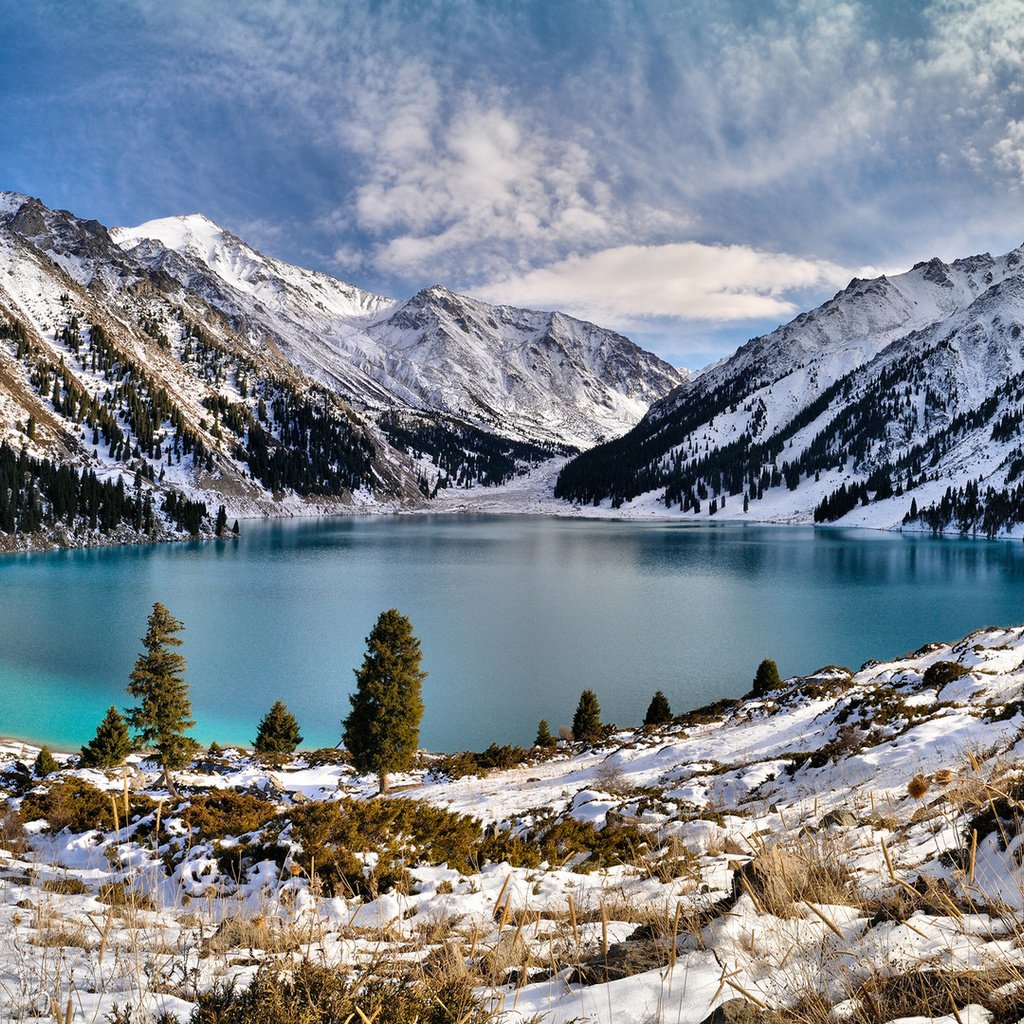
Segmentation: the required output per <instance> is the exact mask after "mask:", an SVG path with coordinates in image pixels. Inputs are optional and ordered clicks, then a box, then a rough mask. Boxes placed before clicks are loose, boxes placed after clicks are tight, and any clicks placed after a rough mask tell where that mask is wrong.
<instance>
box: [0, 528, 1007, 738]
mask: <svg viewBox="0 0 1024 1024" xmlns="http://www.w3.org/2000/svg"><path fill="white" fill-rule="evenodd" d="M1022 577H1024V545H1021V544H1019V543H1010V542H1005V543H997V542H987V541H961V540H942V539H940V540H935V539H932V538H928V537H910V536H907V537H904V536H900V535H893V534H882V533H872V532H866V531H849V530H836V529H829V530H814V529H810V528H802V527H766V526H753V525H741V524H692V523H688V524H664V523H641V524H630V523H620V522H600V523H595V522H587V521H580V520H570V519H543V518H532V517H469V516H448V517H421V516H401V517H387V518H385V517H374V518H351V519H323V520H299V521H283V520H277V521H273V522H267V523H246V524H244V529H243V534H242V537H241V539H240V540H238V541H218V542H212V543H209V544H195V543H193V544H181V545H163V546H155V547H147V548H115V549H106V550H93V551H76V552H59V553H53V554H45V555H31V556H25V555H14V556H9V557H5V558H0V702H2V703H0V733H11V734H17V735H25V736H36V737H46V738H48V739H51V740H56V741H59V742H62V743H65V744H77V743H81V742H82V741H83V740H85V739H87V738H88V737H89V736H90V735H91V733H92V730H93V728H94V726H95V723H96V721H98V719H99V717H100V716H101V715H102V713H103V711H104V710H105V709H106V707H107V706H108V705H109V704H110V703H116V704H118V705H123V704H124V703H125V698H124V684H125V682H126V680H127V675H128V672H129V671H130V668H131V664H132V662H133V660H134V658H135V657H136V655H137V653H138V650H139V637H140V636H141V635H142V633H143V631H144V629H145V619H146V615H147V613H148V611H149V608H150V607H151V605H152V603H153V602H154V601H156V600H159V601H162V602H163V603H165V604H167V605H168V607H170V608H171V609H172V611H173V612H174V613H175V614H176V615H177V616H178V617H179V618H181V619H183V620H184V622H185V624H186V633H185V641H186V647H185V653H186V655H187V657H188V659H189V679H190V682H191V685H192V692H193V699H194V703H195V709H196V717H197V719H198V721H199V723H200V728H199V729H198V730H197V731H198V733H199V735H200V736H201V737H202V738H203V739H213V738H217V739H219V740H220V741H222V742H224V741H231V740H234V741H239V742H240V741H251V739H252V735H253V732H254V729H255V724H256V722H257V721H258V720H259V718H260V716H261V715H262V714H263V713H264V711H265V710H266V709H267V707H269V705H270V704H271V703H272V702H273V700H275V699H277V698H279V697H280V698H282V699H284V700H285V701H286V702H287V703H288V704H289V705H290V706H291V707H292V709H293V710H294V711H295V712H296V714H297V715H298V717H299V719H300V721H301V722H302V725H303V732H304V734H305V735H306V737H307V739H308V740H309V741H310V742H314V743H325V744H326V743H334V742H336V740H337V738H338V732H339V729H338V722H339V720H340V718H341V717H342V716H343V714H344V713H345V710H346V701H345V696H346V694H347V693H348V692H349V690H350V687H351V684H352V669H353V668H354V667H355V666H356V665H358V663H359V661H360V659H361V656H362V649H363V641H364V637H365V635H366V633H367V632H368V631H369V629H370V626H371V625H372V623H373V621H374V619H375V618H376V615H377V614H378V613H379V612H380V611H381V610H382V609H383V608H387V607H391V606H395V607H398V608H400V609H401V610H402V611H403V612H405V613H406V614H407V615H409V617H410V618H411V619H412V621H413V624H414V627H415V628H416V630H417V633H418V634H419V636H420V637H421V639H422V643H423V650H424V662H425V667H426V668H427V669H428V670H429V671H430V677H429V679H428V681H427V683H426V689H425V697H426V704H427V714H426V717H425V719H424V729H423V739H424V742H425V743H427V744H428V745H430V746H433V747H437V748H454V747H465V746H475V747H481V746H485V745H486V744H487V743H489V742H491V741H492V740H497V741H502V742H508V741H517V742H521V743H525V742H528V741H529V740H530V739H532V736H533V733H534V730H535V728H536V723H537V721H538V719H540V718H542V717H543V718H547V719H548V721H549V722H550V723H551V724H552V726H553V727H556V726H558V725H560V724H563V723H567V722H568V721H569V720H570V719H571V716H572V711H573V708H574V706H575V702H576V699H577V697H578V696H579V693H580V691H581V690H582V689H583V688H584V687H591V688H593V689H595V690H596V691H597V692H598V695H599V697H600V699H601V702H602V707H603V708H604V711H605V716H606V718H607V719H609V720H616V721H619V722H620V723H627V722H635V721H637V720H638V719H639V718H640V717H641V716H642V714H643V711H644V709H645V707H646V704H647V701H648V700H649V698H650V695H651V693H653V691H654V690H655V689H662V690H664V691H665V692H666V693H667V694H668V696H669V698H670V700H671V701H672V704H673V706H674V707H677V708H684V707H687V706H694V705H696V704H700V703H704V702H706V701H708V700H713V699H716V698H718V697H720V696H724V695H737V694H739V693H741V692H742V691H743V690H744V689H746V687H747V686H748V685H749V680H750V678H751V676H752V674H753V671H754V668H755V666H756V665H757V663H758V662H759V661H760V660H761V658H763V657H773V658H775V659H776V660H777V661H778V662H779V666H780V669H781V670H782V671H783V673H796V672H807V671H811V670H813V669H814V668H817V667H819V666H820V665H822V664H825V663H829V662H838V663H845V664H849V665H853V666H857V665H859V664H860V663H861V662H863V661H864V660H865V659H867V658H869V657H886V656H893V655H896V654H898V653H900V652H902V651H905V650H908V649H914V648H916V647H918V646H920V645H921V644H922V643H924V642H927V641H929V640H934V639H943V638H945V639H953V638H956V637H959V636H961V635H963V634H965V633H967V632H968V631H970V630H971V629H974V628H977V627H978V626H982V625H986V624H990V623H998V624H1008V623H1014V622H1021V621H1024V598H1022V596H1021V594H1022V592H1021V588H1020V582H1021V579H1022Z"/></svg>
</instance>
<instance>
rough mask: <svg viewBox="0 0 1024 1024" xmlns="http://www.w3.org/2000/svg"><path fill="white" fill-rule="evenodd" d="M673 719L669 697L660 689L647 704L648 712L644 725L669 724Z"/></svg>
mask: <svg viewBox="0 0 1024 1024" xmlns="http://www.w3.org/2000/svg"><path fill="white" fill-rule="evenodd" d="M671 721H672V708H671V707H670V706H669V703H668V698H667V697H666V696H665V694H663V693H662V692H661V690H658V691H657V692H656V693H655V694H654V696H653V697H652V698H651V703H650V704H648V705H647V714H646V715H644V725H668V724H669V722H671Z"/></svg>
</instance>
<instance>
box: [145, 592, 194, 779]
mask: <svg viewBox="0 0 1024 1024" xmlns="http://www.w3.org/2000/svg"><path fill="white" fill-rule="evenodd" d="M183 628H184V626H182V624H181V623H180V622H179V621H178V620H177V619H176V618H174V616H173V615H171V613H170V612H169V611H168V610H167V609H166V608H165V607H164V606H163V605H162V604H160V603H159V602H157V603H156V604H154V605H153V611H152V613H151V614H150V616H149V629H148V630H147V632H146V635H145V637H144V638H143V640H142V644H143V646H144V647H145V648H146V653H145V654H141V655H139V658H138V660H137V661H136V662H135V668H134V669H133V670H132V674H131V682H130V683H129V684H128V693H129V695H130V696H132V697H137V698H139V699H140V700H141V702H142V703H141V704H139V705H137V706H136V707H133V708H130V709H129V710H128V724H129V725H130V726H131V727H132V728H133V729H135V730H136V732H137V734H138V735H137V736H136V739H137V740H139V741H140V742H141V743H143V744H144V745H146V746H152V747H154V748H155V749H156V755H157V761H158V762H159V764H160V766H161V767H162V768H163V770H164V781H165V783H166V785H167V787H168V789H169V790H170V791H171V793H172V794H173V793H175V789H174V782H173V780H172V779H171V772H172V771H174V770H175V769H176V768H183V767H184V766H185V765H186V764H188V762H189V760H190V759H191V757H192V755H193V753H194V752H195V751H196V749H197V748H198V744H197V743H196V741H195V740H194V739H192V738H191V737H190V736H186V735H185V733H186V731H187V730H189V729H191V728H192V726H194V725H195V722H194V721H193V720H192V701H191V700H190V699H189V694H188V683H186V682H185V674H184V673H185V659H184V658H183V657H182V656H181V655H180V654H178V653H177V651H174V650H170V648H173V647H180V646H181V639H180V638H179V637H178V636H176V635H175V634H177V633H180V632H181V630H182V629H183Z"/></svg>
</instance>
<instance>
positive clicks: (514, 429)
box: [112, 215, 683, 448]
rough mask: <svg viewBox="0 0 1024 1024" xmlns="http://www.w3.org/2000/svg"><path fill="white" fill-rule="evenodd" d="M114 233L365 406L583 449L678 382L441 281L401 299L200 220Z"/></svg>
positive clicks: (628, 346) (590, 330)
mask: <svg viewBox="0 0 1024 1024" xmlns="http://www.w3.org/2000/svg"><path fill="white" fill-rule="evenodd" d="M112 237H113V238H114V239H115V240H116V241H117V243H118V244H119V245H120V246H121V247H122V249H124V250H125V252H126V253H127V254H129V255H130V256H131V257H132V258H133V259H135V260H137V261H138V262H139V263H141V264H142V265H144V266H146V267H148V268H149V269H150V270H152V271H154V272H162V273H166V274H167V275H168V276H170V277H172V278H174V279H175V280H176V281H178V282H179V283H180V284H181V285H183V286H184V287H186V288H188V289H189V290H191V291H195V292H198V293H199V294H201V295H202V296H203V297H204V298H205V299H206V301H208V302H209V303H210V304H211V305H213V306H214V307H215V308H217V309H219V310H220V311H221V312H223V313H224V314H225V315H229V316H232V317H234V318H236V320H237V321H238V328H239V329H240V330H242V331H243V332H247V333H249V334H250V335H251V336H254V337H255V336H259V335H260V334H266V335H269V336H271V337H273V338H274V340H275V342H276V343H277V344H279V345H280V347H281V349H282V351H283V352H284V353H285V355H286V356H287V357H288V359H289V360H290V361H291V362H292V363H294V364H295V365H296V366H299V367H300V368H301V369H303V370H304V371H305V372H306V373H308V374H310V375H311V376H312V377H314V378H315V379H317V380H319V381H320V382H322V383H324V384H325V385H327V386H329V387H331V388H332V389H335V390H337V391H339V392H340V393H342V394H343V395H344V396H345V397H346V398H347V399H348V400H349V401H351V402H353V403H355V404H357V405H358V406H360V407H361V408H365V409H368V410H381V409H391V408H394V407H395V406H396V405H397V406H403V407H404V406H407V407H410V408H413V409H418V410H427V411H431V412H440V413H443V414H446V415H449V416H454V417H457V418H459V419H462V420H465V421H466V422H468V423H470V424H472V425H474V426H476V427H478V428H481V429H484V430H488V431H494V432H496V433H499V434H502V435H504V436H508V437H510V438H515V439H517V440H522V441H527V442H533V443H539V444H555V445H560V446H561V445H568V446H571V447H575V448H583V447H589V446H590V445H592V444H594V443H595V442H597V441H601V440H606V439H608V438H610V437H614V436H616V435H618V434H621V433H623V432H624V431H625V430H627V429H628V428H629V427H631V426H633V425H634V424H635V423H636V422H637V420H639V419H640V417H641V416H642V415H643V414H644V413H645V412H646V411H647V408H648V406H649V405H650V404H651V402H652V401H655V400H656V399H658V398H661V397H663V396H664V395H665V394H667V393H668V392H669V391H670V390H671V389H672V388H673V387H675V386H676V385H678V384H679V383H681V381H682V379H683V378H682V376H681V375H680V373H679V371H677V370H675V369H674V368H673V367H671V366H669V365H668V364H667V363H665V362H664V361H663V360H661V359H659V358H658V357H657V356H654V355H652V354H651V353H649V352H645V351H643V350H642V349H640V348H639V347H638V346H636V345H634V344H633V342H631V341H630V340H629V339H628V338H625V337H623V336H622V335H620V334H616V333H614V332H613V331H608V330H604V329H603V328H600V327H596V326H594V325H593V324H588V323H584V322H582V321H579V320H574V319H573V318H572V317H568V316H565V315H563V314H561V313H539V312H534V311H531V310H523V309H515V308H513V307H510V306H492V305H489V304H487V303H484V302H480V301H478V300H475V299H471V298H468V297H466V296H462V295H456V294H454V293H453V292H450V291H449V290H448V289H447V288H444V287H442V286H441V285H434V286H433V287H431V288H426V289H424V290H423V291H421V292H419V293H418V294H416V295H414V296H413V297H412V298H411V299H409V300H407V301H404V302H399V301H396V300H394V299H389V298H385V297H384V296H380V295H374V294H371V293H369V292H365V291H362V290H360V289H359V288H355V287H353V286H352V285H349V284H345V283H343V282H341V281H337V280H335V279H334V278H331V277H328V276H327V275H325V274H319V273H316V272H313V271H308V270H303V269H301V268H299V267H293V266H290V265H289V264H287V263H283V262H281V261H280V260H275V259H271V258H269V257H266V256H263V255H262V254H261V253H259V252H257V251H256V250H255V249H253V248H251V247H250V246H248V245H246V243H245V242H243V241H241V239H239V238H236V237H235V236H234V235H232V234H231V233H230V232H228V231H224V230H223V229H221V228H219V227H217V225H216V224H214V223H212V222H211V221H209V220H208V219H207V218H205V217H203V216H201V215H192V216H188V217H171V218H167V219H165V220H157V221H150V222H149V223H147V224H142V225H140V226H138V227H135V228H115V229H114V230H113V232H112Z"/></svg>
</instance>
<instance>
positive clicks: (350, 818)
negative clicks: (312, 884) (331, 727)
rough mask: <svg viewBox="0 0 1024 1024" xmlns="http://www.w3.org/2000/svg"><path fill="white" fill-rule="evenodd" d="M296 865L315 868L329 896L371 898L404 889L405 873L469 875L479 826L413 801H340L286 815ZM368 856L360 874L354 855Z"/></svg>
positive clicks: (308, 806)
mask: <svg viewBox="0 0 1024 1024" xmlns="http://www.w3.org/2000/svg"><path fill="white" fill-rule="evenodd" d="M288 818H289V819H290V820H291V822H292V829H291V837H292V839H293V840H297V841H298V842H299V843H300V844H301V846H302V853H301V854H299V855H298V857H297V860H298V863H299V864H300V865H301V866H302V868H303V869H304V870H305V871H307V872H308V871H310V870H312V869H313V868H314V867H315V870H316V873H317V876H318V877H319V878H320V880H321V882H323V883H324V884H325V885H327V886H328V888H329V889H330V890H331V891H333V892H338V893H357V894H360V895H373V894H375V893H376V892H383V891H385V890H387V889H391V888H393V887H395V886H396V885H398V886H403V885H405V883H406V881H407V879H406V874H405V872H406V868H407V867H412V866H414V865H416V864H441V863H447V864H448V866H449V867H451V868H455V869H456V870H458V871H462V872H467V873H468V872H470V871H474V870H475V869H476V867H477V865H478V861H479V858H480V849H479V844H480V841H481V831H480V824H479V822H477V821H475V820H474V819H473V818H468V817H466V816H464V815H461V814H455V813H453V812H451V811H446V810H443V809H441V808H438V807H432V806H431V805H429V804H424V803H420V802H418V801H415V800H343V801H339V802H333V801H332V802H331V803H323V802H317V803H309V804H302V805H300V806H298V807H295V808H291V809H290V810H289V814H288ZM367 853H372V854H374V857H373V859H372V864H373V867H372V869H371V870H369V871H366V870H365V862H364V860H363V859H361V858H360V857H359V856H357V855H358V854H367Z"/></svg>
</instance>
